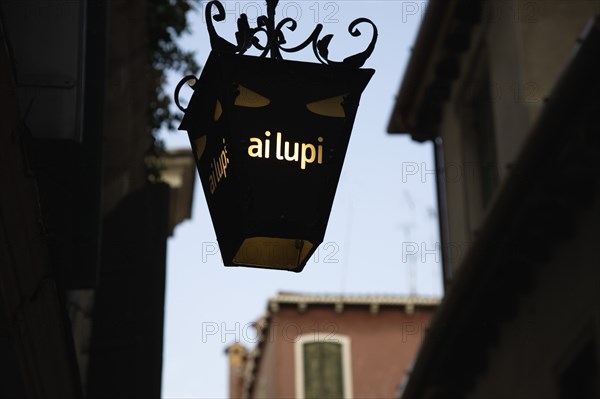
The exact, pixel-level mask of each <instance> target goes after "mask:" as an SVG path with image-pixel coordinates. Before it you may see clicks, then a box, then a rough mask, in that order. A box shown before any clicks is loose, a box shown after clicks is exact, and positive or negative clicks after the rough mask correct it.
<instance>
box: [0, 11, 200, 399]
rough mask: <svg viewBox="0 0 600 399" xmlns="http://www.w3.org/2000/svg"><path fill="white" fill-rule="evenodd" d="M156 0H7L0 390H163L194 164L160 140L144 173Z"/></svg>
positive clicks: (0, 170)
mask: <svg viewBox="0 0 600 399" xmlns="http://www.w3.org/2000/svg"><path fill="white" fill-rule="evenodd" d="M148 7H149V4H148V1H146V0H134V1H127V2H124V1H115V2H108V1H86V0H81V1H67V2H64V1H62V2H48V1H36V0H31V1H15V0H2V1H0V183H1V184H2V189H1V190H0V370H1V372H2V378H0V397H2V398H81V397H88V398H95V397H102V398H106V397H144V398H148V397H154V398H158V397H160V393H161V375H162V341H163V308H164V287H165V285H164V284H165V266H166V244H167V238H168V236H169V235H170V234H171V233H172V231H173V228H174V226H175V225H176V224H177V223H179V222H181V221H182V220H184V219H186V218H189V217H190V214H191V199H192V192H193V184H194V178H195V170H194V168H195V164H194V160H193V158H192V156H191V154H190V153H187V152H185V153H172V154H167V155H165V156H164V157H162V159H161V160H160V162H161V165H163V169H164V182H155V183H150V182H149V181H148V167H147V164H146V162H147V160H148V159H147V153H148V149H149V147H150V146H151V145H152V136H151V134H150V126H149V123H148V122H149V119H150V118H149V114H148V101H149V98H150V97H149V93H150V92H151V90H154V89H155V87H153V86H152V85H153V83H152V81H151V80H148V79H147V78H146V77H147V76H148V73H149V71H150V70H151V65H150V55H149V51H150V50H149V48H148V43H147V36H148V23H147V12H148V9H149V8H148ZM165 182H167V183H169V184H166V183H165Z"/></svg>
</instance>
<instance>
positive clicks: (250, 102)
mask: <svg viewBox="0 0 600 399" xmlns="http://www.w3.org/2000/svg"><path fill="white" fill-rule="evenodd" d="M238 90H239V91H240V93H239V94H238V95H237V97H236V98H235V102H234V104H235V105H238V106H240V107H249V108H260V107H266V106H267V105H269V104H270V103H271V100H269V99H268V98H267V97H264V96H261V95H260V94H258V93H256V92H254V91H252V90H250V89H248V88H247V87H244V86H242V85H239V86H238Z"/></svg>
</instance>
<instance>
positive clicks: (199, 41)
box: [163, 0, 442, 398]
mask: <svg viewBox="0 0 600 399" xmlns="http://www.w3.org/2000/svg"><path fill="white" fill-rule="evenodd" d="M224 4H225V6H226V8H227V10H228V12H229V15H228V16H227V20H226V22H225V23H223V24H221V23H219V24H217V30H218V31H219V32H220V33H221V34H222V36H224V37H226V38H228V39H229V40H230V41H234V39H233V26H235V19H236V18H237V16H238V15H239V13H240V12H244V11H246V12H247V13H248V16H249V19H250V22H251V25H252V26H254V24H253V21H252V19H253V18H255V17H256V12H257V10H258V9H259V8H261V9H262V10H265V7H264V3H263V1H262V0H261V1H239V2H233V1H227V2H224ZM425 4H426V3H425V2H424V1H393V0H387V1H368V2H367V1H356V0H355V1H336V2H332V1H322V2H316V1H295V2H293V1H283V0H282V1H281V2H280V5H279V7H278V11H279V13H280V14H279V15H278V20H279V18H281V17H282V15H283V16H290V17H296V19H297V20H298V22H299V25H300V26H299V29H298V30H297V31H296V32H290V33H288V34H287V35H286V37H287V39H288V42H289V43H290V44H293V43H298V42H300V41H303V40H304V38H305V37H306V36H307V35H308V33H309V31H312V29H313V28H314V26H315V24H316V23H317V22H321V23H323V25H324V29H323V35H324V34H327V33H334V34H335V37H334V39H333V41H332V42H331V44H330V52H331V58H334V59H342V58H344V57H346V56H348V55H350V54H353V53H356V52H359V51H362V50H363V49H364V47H365V46H366V45H367V43H368V40H369V38H370V35H371V31H370V28H369V27H368V26H365V27H364V29H363V35H364V38H353V37H351V36H350V35H349V34H348V32H347V27H348V25H349V23H350V22H351V21H352V20H354V19H356V18H358V17H367V18H370V19H371V20H372V21H373V22H375V24H376V25H377V27H378V29H379V40H378V43H377V47H376V48H375V52H374V53H373V55H372V56H371V58H370V59H369V60H368V61H367V63H366V64H365V67H367V68H373V69H375V70H376V73H375V75H374V77H373V79H372V80H371V82H370V84H369V85H368V86H367V88H366V90H365V92H364V94H363V97H362V99H361V105H360V107H359V110H358V115H357V118H356V122H355V125H354V129H353V132H352V138H351V140H350V145H349V148H348V152H347V154H346V161H345V163H344V169H343V171H342V176H341V179H340V184H339V186H338V190H337V194H336V198H335V202H334V206H333V210H332V212H331V217H330V219H329V225H328V228H327V233H326V235H325V240H324V243H323V244H322V245H321V247H320V249H319V251H318V259H313V260H311V261H309V262H308V264H307V266H306V268H305V269H304V271H303V272H302V273H300V274H296V273H289V272H284V271H271V270H260V269H248V268H226V267H224V266H223V263H222V261H221V257H220V255H219V254H218V253H214V252H215V251H214V249H215V248H216V238H215V233H214V229H213V227H212V222H211V220H210V215H209V213H208V209H207V206H206V200H205V199H204V195H203V193H202V191H201V187H200V181H199V180H198V179H197V180H196V190H195V194H194V205H193V214H192V219H191V220H190V221H187V222H184V223H182V224H181V225H180V226H179V227H177V228H176V230H175V234H174V236H173V238H171V239H170V240H169V244H168V245H169V246H168V260H167V262H168V272H167V291H166V296H167V297H166V318H165V347H164V366H163V397H165V398H181V397H188V398H225V397H227V378H228V373H227V362H226V360H227V359H226V356H225V354H224V350H225V348H226V346H227V345H228V344H230V343H232V342H234V341H240V342H242V343H245V344H247V345H248V346H249V347H252V346H253V342H254V341H255V335H254V334H255V332H254V330H253V329H252V328H250V327H249V325H250V323H252V322H253V321H254V320H256V319H257V318H258V317H260V316H261V314H262V313H263V312H264V311H265V307H266V302H267V299H268V298H269V297H271V296H273V295H275V294H276V293H277V292H278V291H294V292H302V293H329V294H339V293H344V294H393V295H407V294H409V293H411V292H414V293H416V294H418V295H424V296H440V295H441V294H442V288H441V287H442V285H441V269H440V259H439V252H435V251H434V249H435V248H436V243H437V242H438V241H439V238H438V229H437V216H436V208H437V206H436V199H435V181H434V176H433V174H432V173H431V171H432V170H433V168H434V165H433V152H432V151H433V149H432V146H431V144H419V143H415V142H412V141H411V140H410V139H409V138H408V137H407V136H404V135H401V136H396V135H395V136H392V135H389V134H387V133H386V127H387V123H388V121H389V118H390V114H391V112H392V107H393V101H394V98H395V96H396V94H397V92H398V88H399V85H400V81H401V78H402V74H403V72H404V69H405V66H406V62H407V60H408V56H409V54H410V48H411V46H412V45H413V42H414V37H415V34H416V31H417V28H418V26H419V23H420V21H421V18H422V11H424V8H425ZM263 12H264V11H263ZM201 14H203V13H201ZM201 14H196V15H194V16H193V18H192V21H191V22H192V25H193V29H194V32H193V33H192V35H191V36H188V37H186V38H185V39H184V40H183V41H182V45H183V46H184V47H185V48H189V49H194V50H195V51H196V53H197V60H198V62H199V63H200V64H203V63H204V61H205V60H206V58H207V57H208V53H209V51H210V45H209V40H208V35H207V33H206V25H205V23H204V21H203V16H202V15H201ZM251 54H256V53H251ZM290 58H294V59H301V60H305V61H314V58H313V56H312V52H311V51H308V52H307V53H302V54H294V55H293V56H291V57H290ZM180 78H181V76H179V75H177V76H173V79H172V82H171V84H172V85H173V86H174V84H175V83H176V82H177V81H178V80H179V79H180ZM163 137H164V138H165V141H166V143H167V146H168V147H169V148H177V147H189V142H188V139H187V135H186V133H185V132H183V131H182V132H179V131H178V132H174V133H165V134H164V135H163ZM403 171H404V172H405V173H403ZM403 248H404V250H403ZM416 248H420V249H421V250H423V252H421V253H418V254H416V255H413V256H407V252H409V251H410V252H413V251H414V249H416ZM411 275H412V276H413V277H412V278H411V277H410V276H411Z"/></svg>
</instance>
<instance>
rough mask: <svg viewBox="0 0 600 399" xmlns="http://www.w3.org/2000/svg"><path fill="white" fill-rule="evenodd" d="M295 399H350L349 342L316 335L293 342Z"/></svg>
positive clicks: (342, 337)
mask: <svg viewBox="0 0 600 399" xmlns="http://www.w3.org/2000/svg"><path fill="white" fill-rule="evenodd" d="M295 356H296V362H295V365H296V397H297V398H299V399H313V398H314V399H335V398H340V399H345V398H352V377H351V375H352V373H351V370H350V339H349V338H348V337H346V336H340V335H332V334H328V335H327V336H325V334H323V335H319V334H318V333H315V334H310V335H303V336H301V337H300V338H299V339H298V340H297V341H296V348H295Z"/></svg>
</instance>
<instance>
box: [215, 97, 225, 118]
mask: <svg viewBox="0 0 600 399" xmlns="http://www.w3.org/2000/svg"><path fill="white" fill-rule="evenodd" d="M221 114H223V107H221V102H220V101H219V100H217V105H215V121H218V120H219V119H220V118H221Z"/></svg>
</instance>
